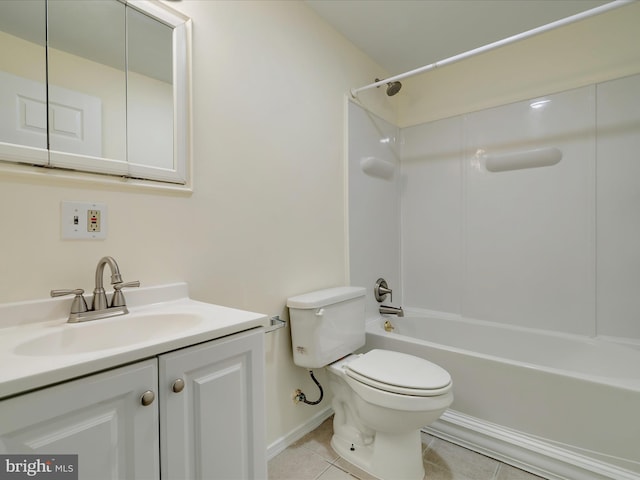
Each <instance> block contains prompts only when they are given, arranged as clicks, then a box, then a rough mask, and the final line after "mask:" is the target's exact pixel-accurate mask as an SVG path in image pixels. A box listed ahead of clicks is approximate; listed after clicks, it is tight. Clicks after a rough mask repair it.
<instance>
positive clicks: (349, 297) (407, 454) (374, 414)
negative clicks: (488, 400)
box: [287, 287, 453, 480]
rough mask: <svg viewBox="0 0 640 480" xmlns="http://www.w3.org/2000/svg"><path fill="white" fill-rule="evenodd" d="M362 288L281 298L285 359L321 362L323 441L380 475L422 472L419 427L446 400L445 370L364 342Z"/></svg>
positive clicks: (307, 363)
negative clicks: (327, 429)
mask: <svg viewBox="0 0 640 480" xmlns="http://www.w3.org/2000/svg"><path fill="white" fill-rule="evenodd" d="M364 303H365V289H364V288H362V287H337V288H330V289H327V290H320V291H317V292H311V293H307V294H304V295H299V296H296V297H292V298H289V299H288V301H287V306H288V307H289V312H290V322H291V341H292V347H293V361H294V363H295V364H296V365H299V366H301V367H306V368H308V369H313V368H321V367H325V366H328V372H329V375H328V376H329V384H330V386H331V390H332V392H333V395H334V397H333V402H332V406H333V410H334V412H335V416H334V420H333V438H332V439H331V446H332V447H333V448H334V450H335V451H336V452H337V453H338V454H339V455H340V456H341V457H343V458H344V459H346V460H347V461H349V462H351V463H353V464H354V465H356V466H357V467H359V468H361V469H363V470H365V471H366V472H368V473H370V474H371V475H374V476H376V477H378V478H381V479H383V480H392V479H393V480H396V479H398V480H399V479H420V480H422V478H423V477H424V467H423V465H422V443H421V439H420V428H422V427H424V426H426V425H429V424H430V423H432V422H434V421H435V420H436V419H438V418H439V417H440V416H441V415H442V414H443V413H444V411H445V410H446V409H447V408H448V407H449V406H450V405H451V402H452V401H453V393H452V392H451V388H452V386H451V376H450V375H449V374H448V373H447V372H446V371H445V370H444V369H442V368H441V367H439V366H438V365H435V364H433V363H431V362H429V361H427V360H424V359H422V358H418V357H415V356H413V355H407V354H404V353H400V352H392V351H388V350H371V351H370V352H367V353H365V354H360V355H356V354H353V352H355V351H356V350H358V349H359V348H360V347H362V346H363V345H364V344H365V310H364Z"/></svg>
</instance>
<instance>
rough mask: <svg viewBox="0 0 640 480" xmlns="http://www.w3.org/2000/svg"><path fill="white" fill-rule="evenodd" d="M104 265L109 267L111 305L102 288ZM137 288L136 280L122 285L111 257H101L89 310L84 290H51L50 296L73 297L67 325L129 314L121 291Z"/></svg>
mask: <svg viewBox="0 0 640 480" xmlns="http://www.w3.org/2000/svg"><path fill="white" fill-rule="evenodd" d="M105 265H109V269H110V270H111V285H113V289H114V292H113V296H112V297H111V305H109V304H108V301H107V294H106V292H105V290H104V286H103V285H104V284H103V276H104V267H105ZM139 286H140V282H139V281H138V280H136V281H133V282H126V283H123V282H122V276H121V275H120V269H119V268H118V264H117V263H116V261H115V260H114V259H113V257H102V258H101V259H100V261H99V262H98V266H97V267H96V286H95V289H94V290H93V301H92V302H91V310H89V309H88V308H87V302H86V301H85V299H84V296H83V294H84V290H82V289H81V288H78V289H75V290H51V296H52V297H60V296H62V295H75V298H74V299H73V302H72V303H71V313H70V314H69V320H67V321H68V322H69V323H76V322H86V321H87V320H97V319H99V318H107V317H115V316H117V315H125V314H127V313H129V310H128V309H127V305H126V302H125V299H124V294H123V293H122V289H123V288H125V287H139Z"/></svg>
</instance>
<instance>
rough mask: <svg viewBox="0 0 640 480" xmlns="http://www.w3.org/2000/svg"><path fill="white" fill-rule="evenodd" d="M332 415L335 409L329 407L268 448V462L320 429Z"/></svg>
mask: <svg viewBox="0 0 640 480" xmlns="http://www.w3.org/2000/svg"><path fill="white" fill-rule="evenodd" d="M331 415H333V409H332V408H331V407H330V406H329V407H327V408H325V409H324V410H321V411H320V412H318V413H316V414H315V415H314V416H313V417H311V418H310V419H309V420H308V421H307V422H306V423H303V424H302V425H299V426H298V427H296V428H295V429H293V430H291V431H290V432H289V433H287V434H286V435H285V436H283V437H280V438H279V439H278V440H276V441H275V442H273V443H272V444H271V445H269V446H268V447H267V460H271V459H272V458H273V457H275V456H276V455H278V454H279V453H280V452H282V451H284V450H285V449H286V448H287V447H288V446H289V445H291V444H292V443H294V442H295V441H296V440H300V439H301V438H302V437H304V436H305V435H306V434H307V433H309V432H312V431H313V430H315V429H316V428H318V427H319V426H320V425H321V424H322V422H324V421H325V420H326V419H327V418H329V417H330V416H331Z"/></svg>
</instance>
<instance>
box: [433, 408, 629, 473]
mask: <svg viewBox="0 0 640 480" xmlns="http://www.w3.org/2000/svg"><path fill="white" fill-rule="evenodd" d="M424 431H425V432H427V433H429V434H431V435H434V436H436V437H440V438H442V439H443V440H446V441H449V442H451V443H455V444H457V445H460V446H462V447H465V448H468V449H470V450H473V451H475V452H478V453H481V454H483V455H486V456H488V457H491V458H495V459H496V460H499V461H501V462H503V463H507V464H509V465H513V466H514V467H517V468H520V469H522V470H526V471H528V472H531V473H533V474H536V475H539V476H541V477H544V478H547V479H550V480H611V479H615V480H638V478H639V474H638V473H637V472H633V471H630V470H626V469H624V468H621V467H618V466H616V465H611V464H609V463H605V462H602V461H599V460H597V459H594V458H591V457H587V456H585V455H582V454H580V453H577V452H574V451H571V450H567V449H566V448H562V447H561V446H559V445H556V444H555V443H551V442H548V441H545V440H543V439H540V438H538V437H533V436H531V435H527V434H524V433H522V432H517V431H514V430H511V429H508V428H505V427H502V426H500V425H495V424H492V423H488V422H485V421H483V420H480V419H478V418H475V417H471V416H469V415H465V414H463V413H460V412H456V411H454V410H447V411H446V412H445V413H444V415H443V416H442V417H441V418H440V419H439V420H437V421H436V422H434V423H433V424H432V425H430V426H429V427H427V428H425V429H424Z"/></svg>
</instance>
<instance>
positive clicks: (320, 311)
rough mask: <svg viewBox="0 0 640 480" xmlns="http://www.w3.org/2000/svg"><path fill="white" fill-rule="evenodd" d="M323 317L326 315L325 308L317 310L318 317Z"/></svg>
mask: <svg viewBox="0 0 640 480" xmlns="http://www.w3.org/2000/svg"><path fill="white" fill-rule="evenodd" d="M322 315H324V308H319V309H318V310H316V317H321V316H322Z"/></svg>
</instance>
